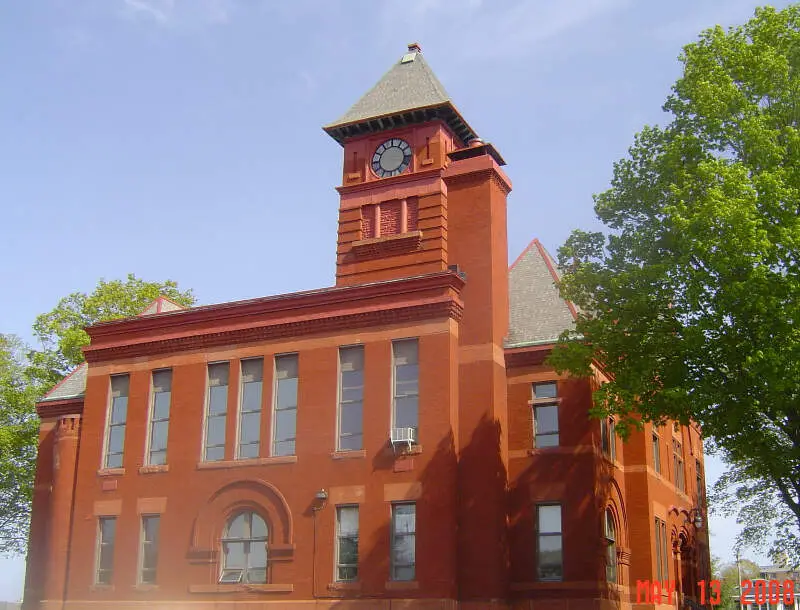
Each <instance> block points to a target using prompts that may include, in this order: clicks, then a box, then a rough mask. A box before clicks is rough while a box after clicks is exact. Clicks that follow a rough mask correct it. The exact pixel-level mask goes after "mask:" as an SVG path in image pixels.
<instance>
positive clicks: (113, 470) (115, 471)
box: [97, 468, 125, 477]
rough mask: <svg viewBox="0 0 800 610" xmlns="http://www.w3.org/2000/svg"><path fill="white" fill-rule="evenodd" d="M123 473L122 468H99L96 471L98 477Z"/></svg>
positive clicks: (116, 475) (121, 474)
mask: <svg viewBox="0 0 800 610" xmlns="http://www.w3.org/2000/svg"><path fill="white" fill-rule="evenodd" d="M124 474H125V469H124V468H101V469H100V470H98V471H97V476H98V477H121V476H123V475H124Z"/></svg>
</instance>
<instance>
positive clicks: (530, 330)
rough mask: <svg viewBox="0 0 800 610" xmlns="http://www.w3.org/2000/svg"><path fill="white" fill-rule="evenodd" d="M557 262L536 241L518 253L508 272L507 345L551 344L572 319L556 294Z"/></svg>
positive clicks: (562, 301) (572, 322)
mask: <svg viewBox="0 0 800 610" xmlns="http://www.w3.org/2000/svg"><path fill="white" fill-rule="evenodd" d="M553 273H556V265H555V262H554V261H553V259H552V257H551V256H550V255H549V254H548V253H547V251H546V250H545V249H544V247H543V246H542V245H541V244H540V243H539V241H538V240H533V242H532V243H531V244H530V245H529V246H528V247H527V248H526V249H525V251H524V252H523V253H522V254H521V255H520V257H519V259H517V261H516V262H515V263H514V265H512V267H511V269H510V270H509V272H508V301H509V303H508V305H509V325H508V326H509V328H508V337H507V339H506V347H507V348H510V347H522V346H525V345H535V344H541V343H550V342H554V341H556V340H557V339H558V336H559V335H560V334H561V332H562V331H564V330H566V329H567V328H570V327H571V326H572V325H573V324H574V321H575V319H574V318H573V316H572V312H571V311H570V308H569V306H568V305H567V302H566V301H565V300H564V299H562V298H561V296H560V295H559V294H558V288H557V287H556V284H555V281H554V279H553Z"/></svg>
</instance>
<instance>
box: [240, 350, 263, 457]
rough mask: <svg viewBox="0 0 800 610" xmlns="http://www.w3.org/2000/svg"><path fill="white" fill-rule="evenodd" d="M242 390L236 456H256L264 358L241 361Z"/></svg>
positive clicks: (259, 429)
mask: <svg viewBox="0 0 800 610" xmlns="http://www.w3.org/2000/svg"><path fill="white" fill-rule="evenodd" d="M241 368H242V374H241V379H242V391H241V392H240V394H239V443H238V444H237V447H236V457H238V458H239V459H246V458H257V457H258V454H259V451H260V447H261V444H260V439H261V395H262V391H263V387H262V386H263V379H264V359H263V358H249V359H247V360H242V361H241Z"/></svg>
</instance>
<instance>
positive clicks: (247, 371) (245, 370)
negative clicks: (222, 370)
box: [242, 358, 264, 383]
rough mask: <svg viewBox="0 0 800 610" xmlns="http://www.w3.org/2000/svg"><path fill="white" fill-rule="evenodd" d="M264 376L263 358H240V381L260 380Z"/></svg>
mask: <svg viewBox="0 0 800 610" xmlns="http://www.w3.org/2000/svg"><path fill="white" fill-rule="evenodd" d="M263 377H264V359H263V358H252V359H249V360H242V383H249V382H261V380H262V379H263Z"/></svg>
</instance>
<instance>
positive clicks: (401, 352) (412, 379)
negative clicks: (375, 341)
mask: <svg viewBox="0 0 800 610" xmlns="http://www.w3.org/2000/svg"><path fill="white" fill-rule="evenodd" d="M392 356H393V359H394V375H393V385H394V389H393V391H392V396H393V401H392V406H393V408H392V422H393V423H392V426H393V427H394V428H414V429H415V430H416V429H417V427H418V426H419V344H418V342H417V340H416V339H405V340H403V341H394V342H393V343H392Z"/></svg>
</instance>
